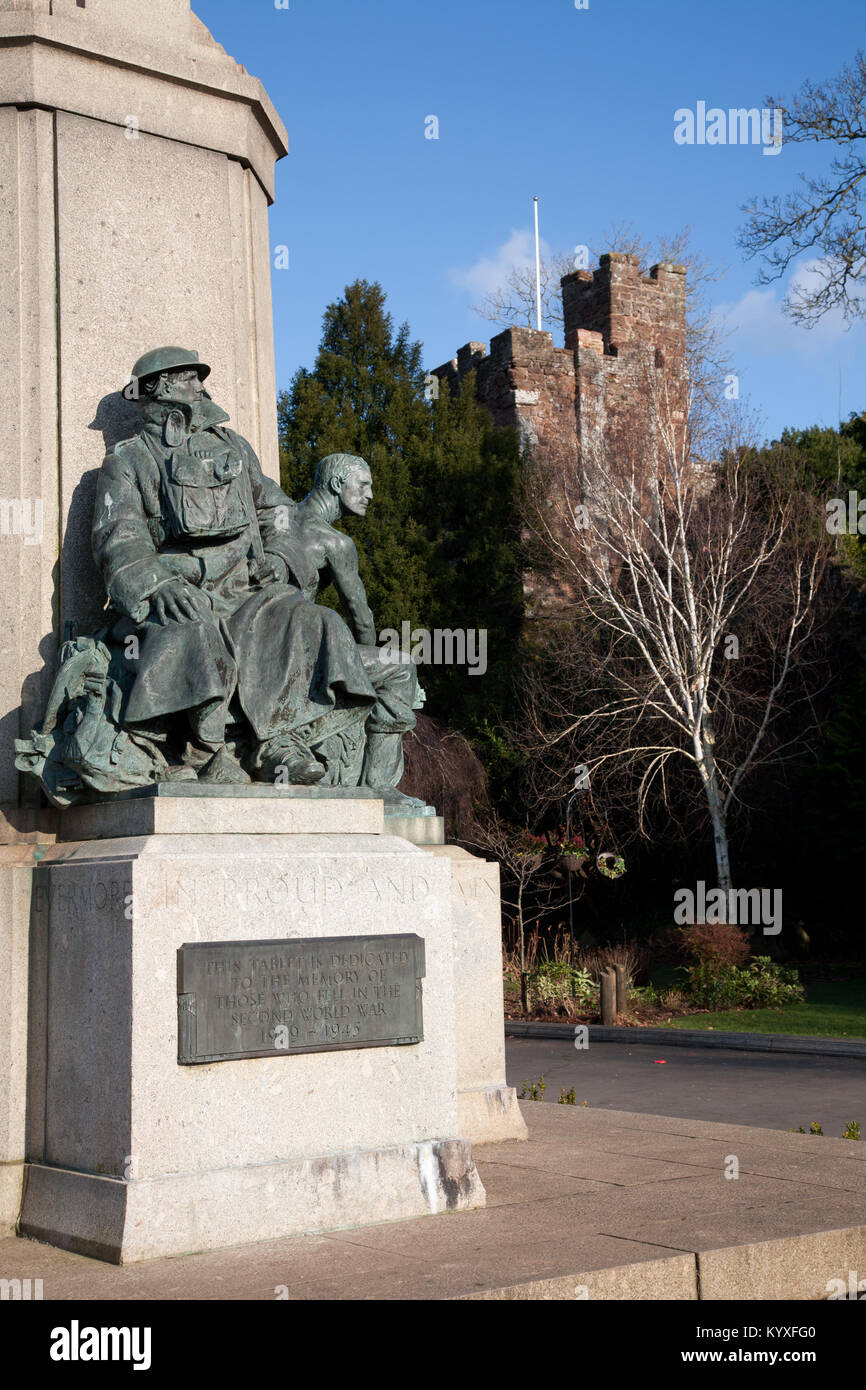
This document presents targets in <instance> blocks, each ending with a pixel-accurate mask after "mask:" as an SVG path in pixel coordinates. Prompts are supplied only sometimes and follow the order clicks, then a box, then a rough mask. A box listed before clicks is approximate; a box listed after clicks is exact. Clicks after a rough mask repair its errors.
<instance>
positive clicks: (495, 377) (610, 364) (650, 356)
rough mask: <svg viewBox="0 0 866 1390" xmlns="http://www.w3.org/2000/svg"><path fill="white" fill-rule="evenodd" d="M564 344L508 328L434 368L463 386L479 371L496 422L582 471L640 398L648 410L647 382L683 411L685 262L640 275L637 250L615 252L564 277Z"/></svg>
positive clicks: (549, 458)
mask: <svg viewBox="0 0 866 1390" xmlns="http://www.w3.org/2000/svg"><path fill="white" fill-rule="evenodd" d="M562 303H563V310H564V315H565V347H564V348H555V347H554V346H553V338H552V335H551V334H550V333H546V332H539V331H538V330H536V329H533V328H507V329H506V330H505V331H504V332H503V333H499V334H497V335H496V337H495V338H494V339H493V340H492V342H491V344H490V352H489V353H488V352H487V349H486V347H485V346H484V344H483V343H467V344H466V346H465V347H462V348H461V349H460V351H459V352H458V354H457V356H456V357H455V358H454V359H453V360H452V361H451V362H446V363H444V364H443V365H442V366H441V367H436V368H434V375H436V376H438V377H439V378H440V380H442V381H447V382H448V383H449V385H450V386H451V387H452V389H453V388H454V387H456V386H457V384H458V383H459V382H460V380H461V379H462V378H463V377H464V376H465V375H466V373H467V372H469V371H471V370H473V368H474V369H475V371H476V392H477V397H478V400H479V401H480V403H481V404H482V405H484V406H485V407H486V409H487V410H488V411H489V412H490V415H491V416H492V418H493V420H494V421H495V422H496V424H499V425H514V426H517V428H518V429H519V430H520V433H521V435H522V437H523V439H524V440H525V442H526V443H527V444H528V445H529V446H530V447H531V449H532V451H533V454H534V456H535V457H536V458H537V459H539V460H540V461H543V462H544V464H545V465H547V466H549V467H551V468H553V469H555V468H556V467H557V466H560V465H565V466H566V467H567V468H569V469H573V470H575V471H576V470H577V469H578V467H579V464H580V461H581V460H582V461H583V466H584V468H586V467H587V465H588V463H589V460H590V459H591V458H593V457H598V446H599V444H602V445H607V446H610V445H611V444H613V443H614V441H615V439H616V434H617V431H618V430H619V429H620V428H625V426H626V422H627V419H628V417H629V414H630V412H634V410H635V407H636V406H637V407H638V409H639V410H643V412H644V413H648V405H647V400H648V397H647V382H651V383H652V382H654V383H655V387H661V390H660V392H658V393H657V394H658V396H659V398H660V399H662V400H664V401H666V403H667V409H668V411H669V412H670V416H671V418H672V419H673V420H675V421H679V422H682V421H684V419H685V385H686V356H685V353H686V318H685V267H684V266H681V265H670V264H667V265H655V266H653V267H652V269H651V270H650V273H649V276H648V277H646V278H644V277H643V276H642V275H641V274H640V269H639V265H638V259H637V257H636V256H625V255H620V254H619V253H617V252H611V253H610V254H609V255H606V256H602V257H601V261H600V264H599V267H598V269H597V270H592V271H591V270H576V271H573V272H572V273H571V274H570V275H565V276H564V277H563V279H562Z"/></svg>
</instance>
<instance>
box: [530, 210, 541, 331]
mask: <svg viewBox="0 0 866 1390" xmlns="http://www.w3.org/2000/svg"><path fill="white" fill-rule="evenodd" d="M532 202H533V204H534V207H535V326H536V328H537V329H538V330H539V332H540V331H541V255H540V252H539V249H538V199H537V198H533V200H532Z"/></svg>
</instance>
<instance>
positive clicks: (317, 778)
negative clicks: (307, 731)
mask: <svg viewBox="0 0 866 1390" xmlns="http://www.w3.org/2000/svg"><path fill="white" fill-rule="evenodd" d="M252 767H253V772H254V774H255V779H256V781H257V782H271V783H273V785H274V786H277V787H311V786H313V785H315V783H316V782H321V780H322V778H323V777H324V776H325V773H326V772H327V770H328V769H327V767H326V766H325V764H324V763H323V762H320V761H319V759H318V758H317V757H316V756H315V755H314V754H313V753H312V752H311V751H310V749H309V747H308V745H307V744H306V743H305V742H304V741H303V739H302V738H300V737H299V735H298V734H283V735H282V736H280V737H278V738H275V739H269V740H268V741H267V743H263V744H260V745H259V748H258V751H257V753H256V756H255V759H254V763H253V764H252Z"/></svg>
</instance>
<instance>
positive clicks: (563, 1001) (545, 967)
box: [528, 960, 598, 1009]
mask: <svg viewBox="0 0 866 1390" xmlns="http://www.w3.org/2000/svg"><path fill="white" fill-rule="evenodd" d="M528 983H529V990H530V993H531V995H532V1001H533V1003H534V1004H542V1005H544V1006H545V1007H547V1008H554V1007H556V1006H557V1005H565V1006H570V1005H571V1004H572V1003H574V1004H575V1005H576V1006H577V1007H578V1008H580V1009H585V1008H591V1007H594V1006H595V1005H596V1004H597V1002H598V985H597V984H596V983H595V982H594V981H593V978H592V976H591V975H590V973H589V971H588V970H582V969H581V970H577V969H575V970H572V968H571V966H570V965H569V964H568V962H567V961H564V960H545V961H542V962H541V964H540V965H537V966H536V968H535V969H534V970H533V971H532V973H531V975H530V976H529V981H528ZM572 983H573V986H574V990H573V992H572Z"/></svg>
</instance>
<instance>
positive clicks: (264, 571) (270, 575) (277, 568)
mask: <svg viewBox="0 0 866 1390" xmlns="http://www.w3.org/2000/svg"><path fill="white" fill-rule="evenodd" d="M253 583H254V584H258V585H259V586H260V587H261V588H265V587H266V586H267V585H268V584H287V583H289V567H288V565H287V564H286V562H285V560H283V559H282V558H281V556H279V555H266V556H265V563H264V565H263V566H262V568H261V569H260V570H258V571H257V572H256V575H255V577H254V579H253Z"/></svg>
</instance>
